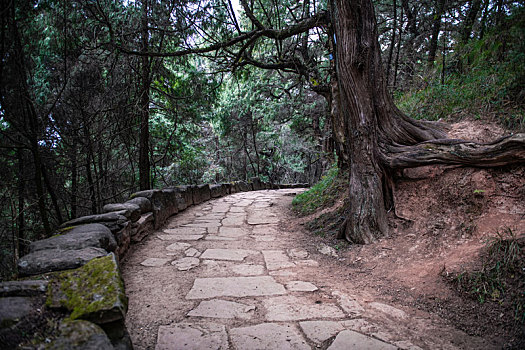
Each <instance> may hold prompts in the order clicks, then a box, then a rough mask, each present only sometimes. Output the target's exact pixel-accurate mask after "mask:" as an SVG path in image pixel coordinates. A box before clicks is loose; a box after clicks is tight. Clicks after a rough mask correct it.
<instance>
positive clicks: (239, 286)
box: [186, 276, 286, 299]
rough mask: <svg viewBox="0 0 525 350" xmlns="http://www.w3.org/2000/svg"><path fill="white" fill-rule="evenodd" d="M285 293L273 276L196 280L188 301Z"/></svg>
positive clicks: (187, 296) (187, 297)
mask: <svg viewBox="0 0 525 350" xmlns="http://www.w3.org/2000/svg"><path fill="white" fill-rule="evenodd" d="M285 293H286V290H285V289H284V286H283V285H282V284H279V283H277V282H276V281H275V280H274V279H273V277H271V276H256V277H213V278H196V279H195V281H194V283H193V287H192V288H191V290H190V291H189V293H188V295H186V299H208V298H217V297H226V296H231V297H247V296H254V297H256V296H268V295H281V294H285Z"/></svg>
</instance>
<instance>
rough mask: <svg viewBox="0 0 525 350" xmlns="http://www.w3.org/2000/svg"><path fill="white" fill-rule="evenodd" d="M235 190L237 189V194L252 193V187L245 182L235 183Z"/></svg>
mask: <svg viewBox="0 0 525 350" xmlns="http://www.w3.org/2000/svg"><path fill="white" fill-rule="evenodd" d="M237 188H238V189H239V192H249V191H253V188H252V185H251V184H249V183H247V182H246V181H237Z"/></svg>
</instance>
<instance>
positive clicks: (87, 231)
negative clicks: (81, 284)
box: [29, 224, 117, 253]
mask: <svg viewBox="0 0 525 350" xmlns="http://www.w3.org/2000/svg"><path fill="white" fill-rule="evenodd" d="M87 247H98V248H102V249H105V250H106V251H108V252H112V251H115V249H116V248H117V242H116V241H115V238H114V237H113V234H112V233H111V231H110V230H109V229H108V228H107V227H106V226H104V225H102V224H86V225H80V226H73V227H70V228H66V229H62V230H60V234H58V235H56V236H53V237H50V238H47V239H42V240H40V241H35V242H32V243H31V244H30V245H29V252H30V253H33V252H38V251H40V250H48V249H62V250H75V249H82V248H87Z"/></svg>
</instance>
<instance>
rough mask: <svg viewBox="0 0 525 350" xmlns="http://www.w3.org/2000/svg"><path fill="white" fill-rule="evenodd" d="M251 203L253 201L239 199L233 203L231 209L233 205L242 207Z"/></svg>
mask: <svg viewBox="0 0 525 350" xmlns="http://www.w3.org/2000/svg"><path fill="white" fill-rule="evenodd" d="M252 203H253V201H251V200H241V201H239V202H237V203H233V207H232V208H231V209H232V210H233V208H234V207H243V208H244V207H247V206H249V205H250V204H252Z"/></svg>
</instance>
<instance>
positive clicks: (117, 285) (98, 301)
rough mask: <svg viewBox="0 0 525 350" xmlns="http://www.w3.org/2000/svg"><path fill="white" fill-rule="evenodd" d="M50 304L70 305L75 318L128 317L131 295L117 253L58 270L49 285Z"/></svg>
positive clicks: (109, 319)
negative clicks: (65, 269)
mask: <svg viewBox="0 0 525 350" xmlns="http://www.w3.org/2000/svg"><path fill="white" fill-rule="evenodd" d="M46 305H47V306H49V307H51V308H65V309H67V310H68V311H70V312H71V315H70V316H69V317H70V319H72V320H75V319H83V320H88V321H91V322H94V323H97V324H103V323H108V322H113V321H117V320H122V319H124V317H125V314H126V311H127V297H126V294H125V292H124V283H123V281H122V277H121V275H120V271H119V268H118V263H117V260H116V257H115V255H114V254H113V253H111V254H108V255H107V256H104V257H101V258H97V259H93V260H91V261H89V262H88V263H87V264H86V265H84V266H82V267H80V268H78V269H75V270H70V271H66V272H62V273H60V274H58V275H57V276H56V278H55V279H54V280H53V281H52V282H51V284H50V288H48V297H47V302H46Z"/></svg>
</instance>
